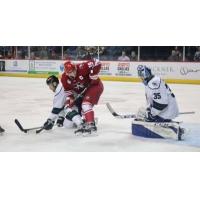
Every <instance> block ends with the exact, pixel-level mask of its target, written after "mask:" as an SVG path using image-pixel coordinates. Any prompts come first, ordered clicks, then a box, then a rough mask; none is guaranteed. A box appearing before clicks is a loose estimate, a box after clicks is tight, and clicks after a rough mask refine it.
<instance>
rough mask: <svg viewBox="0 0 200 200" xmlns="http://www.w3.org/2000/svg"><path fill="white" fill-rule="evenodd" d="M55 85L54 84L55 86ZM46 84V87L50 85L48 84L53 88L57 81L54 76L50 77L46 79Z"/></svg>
mask: <svg viewBox="0 0 200 200" xmlns="http://www.w3.org/2000/svg"><path fill="white" fill-rule="evenodd" d="M55 83H56V84H55ZM46 84H47V85H50V84H53V85H54V86H55V87H56V86H57V85H58V84H59V80H58V78H57V77H56V76H54V75H51V76H49V77H48V78H47V80H46Z"/></svg>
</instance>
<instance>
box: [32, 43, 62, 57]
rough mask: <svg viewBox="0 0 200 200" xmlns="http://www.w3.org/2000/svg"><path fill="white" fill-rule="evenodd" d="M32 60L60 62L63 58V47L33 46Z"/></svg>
mask: <svg viewBox="0 0 200 200" xmlns="http://www.w3.org/2000/svg"><path fill="white" fill-rule="evenodd" d="M30 58H31V59H33V60H34V59H41V60H46V59H50V60H60V59H61V58H62V47H61V46H32V47H30Z"/></svg>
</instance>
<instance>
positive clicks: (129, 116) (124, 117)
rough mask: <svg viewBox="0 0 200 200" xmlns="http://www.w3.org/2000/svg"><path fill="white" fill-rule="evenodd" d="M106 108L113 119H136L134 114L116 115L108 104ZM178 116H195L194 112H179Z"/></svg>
mask: <svg viewBox="0 0 200 200" xmlns="http://www.w3.org/2000/svg"><path fill="white" fill-rule="evenodd" d="M106 106H107V108H108V110H109V111H110V112H111V114H112V115H113V116H114V117H116V118H118V119H126V118H136V115H135V114H132V115H131V114H127V115H120V114H118V113H116V112H115V111H114V109H113V108H112V106H111V105H110V103H106ZM179 114H180V115H186V114H195V112H194V111H191V112H180V113H179Z"/></svg>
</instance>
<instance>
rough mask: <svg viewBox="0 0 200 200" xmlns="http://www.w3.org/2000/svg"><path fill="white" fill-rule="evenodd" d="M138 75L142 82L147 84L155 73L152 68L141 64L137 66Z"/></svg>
mask: <svg viewBox="0 0 200 200" xmlns="http://www.w3.org/2000/svg"><path fill="white" fill-rule="evenodd" d="M137 71H138V76H139V77H140V78H141V79H142V82H143V83H144V84H145V85H147V84H148V82H149V81H150V80H151V79H152V77H153V75H152V73H151V69H150V68H148V67H146V66H144V65H139V66H138V68H137Z"/></svg>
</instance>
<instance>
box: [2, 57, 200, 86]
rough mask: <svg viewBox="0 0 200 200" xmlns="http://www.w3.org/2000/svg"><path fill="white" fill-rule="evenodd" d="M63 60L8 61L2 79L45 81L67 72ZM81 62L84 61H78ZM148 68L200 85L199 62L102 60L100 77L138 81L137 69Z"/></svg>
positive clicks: (169, 79)
mask: <svg viewBox="0 0 200 200" xmlns="http://www.w3.org/2000/svg"><path fill="white" fill-rule="evenodd" d="M63 62H64V61H62V60H4V65H5V66H4V69H5V71H0V76H14V77H37V78H44V77H47V76H48V75H49V74H57V75H61V74H62V73H63V69H64V66H63ZM76 62H80V61H76ZM139 65H145V66H147V67H150V68H151V69H152V72H153V73H154V74H156V75H158V76H161V77H162V78H163V79H165V80H166V81H167V82H169V83H183V84H200V63H198V62H119V61H115V62H114V61H102V69H101V71H100V77H101V79H102V80H106V81H124V82H138V81H140V80H139V79H138V77H137V67H138V66H139Z"/></svg>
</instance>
